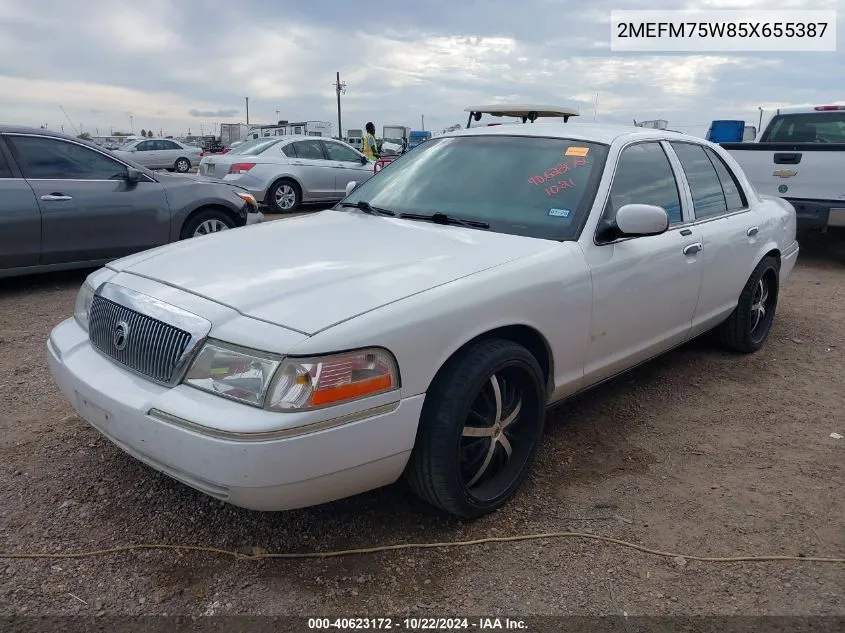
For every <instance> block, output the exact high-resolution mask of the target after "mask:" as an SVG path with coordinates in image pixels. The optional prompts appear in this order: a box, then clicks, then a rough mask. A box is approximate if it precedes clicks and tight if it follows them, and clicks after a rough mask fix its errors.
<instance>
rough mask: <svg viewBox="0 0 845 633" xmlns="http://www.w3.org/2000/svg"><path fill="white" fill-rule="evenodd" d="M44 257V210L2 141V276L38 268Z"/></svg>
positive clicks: (0, 168)
mask: <svg viewBox="0 0 845 633" xmlns="http://www.w3.org/2000/svg"><path fill="white" fill-rule="evenodd" d="M40 257H41V211H40V209H39V208H38V201H37V200H36V198H35V194H34V193H33V191H32V187H30V186H29V185H28V184H27V182H26V180H24V179H23V178H21V175H20V173H19V172H18V171H17V166H16V165H14V164H13V163H12V162H11V156H10V155H8V154H7V153H6V152H5V148H4V146H3V141H2V140H0V276H2V274H3V270H4V269H9V268H20V267H24V266H36V265H38V260H39V259H40Z"/></svg>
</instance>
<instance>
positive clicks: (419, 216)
mask: <svg viewBox="0 0 845 633" xmlns="http://www.w3.org/2000/svg"><path fill="white" fill-rule="evenodd" d="M399 217H400V218H402V219H406V220H428V221H429V222H434V223H435V224H454V225H458V226H469V227H472V228H474V229H489V228H490V224H489V223H488V222H481V221H479V220H462V219H461V218H456V217H454V216H452V215H448V214H446V213H439V212H438V213H432V214H431V215H426V214H424V213H401V214H399Z"/></svg>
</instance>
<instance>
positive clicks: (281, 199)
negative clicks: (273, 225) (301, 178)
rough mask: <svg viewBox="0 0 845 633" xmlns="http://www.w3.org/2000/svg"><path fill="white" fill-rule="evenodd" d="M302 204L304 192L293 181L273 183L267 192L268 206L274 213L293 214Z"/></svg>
mask: <svg viewBox="0 0 845 633" xmlns="http://www.w3.org/2000/svg"><path fill="white" fill-rule="evenodd" d="M300 204H302V191H301V190H300V189H299V186H298V185H297V184H296V183H295V182H294V181H292V180H288V179H284V180H279V181H278V182H275V183H273V186H272V187H270V190H269V191H268V192H267V206H269V207H270V209H271V210H272V211H273V213H291V212H293V211H296V209H298V208H299V205H300Z"/></svg>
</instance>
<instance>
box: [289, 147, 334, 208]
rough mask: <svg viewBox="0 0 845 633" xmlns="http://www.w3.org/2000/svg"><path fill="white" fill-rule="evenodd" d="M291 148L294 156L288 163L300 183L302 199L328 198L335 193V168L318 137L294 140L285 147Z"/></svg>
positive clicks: (332, 196)
mask: <svg viewBox="0 0 845 633" xmlns="http://www.w3.org/2000/svg"><path fill="white" fill-rule="evenodd" d="M289 148H293V151H294V152H295V153H296V158H292V159H291V161H290V164H291V165H292V171H293V173H294V174H295V175H296V177H297V178H298V179H299V182H300V183H301V184H302V189H303V191H302V194H303V199H304V200H330V199H333V198H336V197H337V194H336V193H335V169H334V168H333V167H332V163H331V161H329V158H328V156H327V155H326V153H325V150H324V149H323V144H322V143H321V142H320V140H319V139H307V140H302V141H294V142H293V143H290V144H289V145H287V146H286V147H285V151H286V152H287V151H289Z"/></svg>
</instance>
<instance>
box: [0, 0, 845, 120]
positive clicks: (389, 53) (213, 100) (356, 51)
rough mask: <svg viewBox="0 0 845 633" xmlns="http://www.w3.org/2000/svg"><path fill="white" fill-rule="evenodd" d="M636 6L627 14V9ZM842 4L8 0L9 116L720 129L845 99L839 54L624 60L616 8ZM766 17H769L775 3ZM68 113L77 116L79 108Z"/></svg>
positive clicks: (839, 0)
mask: <svg viewBox="0 0 845 633" xmlns="http://www.w3.org/2000/svg"><path fill="white" fill-rule="evenodd" d="M620 5H621V6H620ZM661 6H665V7H666V8H681V7H684V6H687V7H698V8H713V9H717V8H719V9H721V8H746V9H749V8H750V9H757V8H758V7H759V16H760V19H765V16H766V14H767V9H772V8H776V7H777V8H790V9H794V8H805V9H806V8H814V9H840V10H841V11H840V16H839V17H840V19H839V24H838V31H839V32H840V33H842V32H845V29H843V18H845V0H811V1H809V0H687V2H686V3H685V2H684V0H647V1H643V0H626V1H625V2H620V1H619V0H582V1H580V2H576V1H574V0H524V1H523V2H522V3H517V2H512V1H511V2H504V1H500V0H393V1H389V2H388V1H383V2H372V1H368V0H355V1H353V2H349V1H348V0H310V1H306V0H238V1H236V2H233V1H232V0H200V1H195V2H187V1H181V0H179V1H177V0H144V1H140V0H135V1H124V0H74V1H69V0H0V113H2V116H0V121H2V122H4V123H18V124H26V125H33V126H38V125H42V124H44V123H47V124H48V126H49V127H50V128H52V129H59V128H60V126H62V125H63V126H64V129H65V131H70V130H72V129H73V128H72V126H71V124H70V123H69V122H68V118H69V119H70V121H72V122H73V125H74V126H76V127H80V126H81V128H82V129H83V130H85V131H88V132H90V133H91V134H94V133H95V131H96V129H97V128H99V132H100V133H101V134H104V133H107V132H108V130H109V129H110V128H112V129H114V130H115V131H117V130H126V131H128V129H129V127H130V114H131V115H132V121H133V124H134V128H135V130H136V131H138V130H140V129H141V128H147V129H150V128H152V129H153V130H155V131H156V132H158V131H159V130H163V131H164V132H165V133H166V134H174V135H179V134H182V133H185V132H187V131H188V129H190V130H191V132H193V133H199V132H200V126H202V127H203V131H204V132H206V133H208V132H209V131H211V130H212V129H213V128H214V125H215V123H220V122H243V121H245V107H244V97H245V96H248V97H250V122H251V123H257V122H267V123H269V122H273V121H275V120H276V111H277V110H278V111H279V113H280V115H279V116H280V118H283V119H288V120H295V119H299V120H303V119H319V120H326V121H331V122H332V124H333V126H334V129H336V127H337V112H336V104H335V92H334V87H333V82H334V80H335V72H336V71H340V73H341V79H342V80H344V81H346V82H347V84H348V86H347V93H346V94H345V95H344V96H343V128H344V129H348V128H360V127H363V123H364V122H366V121H367V120H373V121H375V122H376V125H377V127H380V126H381V125H384V124H390V123H395V124H405V125H410V126H411V127H413V128H416V127H418V126H419V125H420V117H421V115H425V125H426V128H427V129H435V130H439V129H442V128H444V127H446V126H448V125H451V124H453V123H461V122H463V121H464V120H465V119H464V115H463V109H464V108H465V107H466V106H468V105H471V104H478V103H485V102H492V101H500V100H504V101H512V102H513V101H516V102H535V103H552V104H558V105H564V106H573V107H577V108H579V109H580V110H581V112H582V114H583V115H586V116H585V117H584V118H585V119H586V118H589V119H592V117H593V109H594V101H595V98H596V93H598V108H597V112H596V120H597V121H604V122H622V123H629V122H630V121H631V119H632V118H636V119H637V120H642V119H655V118H662V119H667V120H668V121H669V126H670V128H673V129H679V130H682V131H686V132H690V133H693V134H697V135H703V134H704V133H705V132H706V130H707V126H708V124H709V122H710V121H711V120H712V119H718V118H743V119H745V120H747V121H749V123H750V122H752V121H753V124H756V122H757V117H758V110H757V108H758V106H763V107H765V108H772V107H776V106H778V105H787V104H801V103H813V104H818V103H836V102H840V101H841V102H842V103H845V93H843V92H842V83H841V78H842V68H843V66H845V63H843V62H845V51H843V45H842V36H841V35H840V36H839V45H838V49H839V51H838V52H836V53H789V54H772V53H769V54H756V55H755V54H746V55H739V54H735V53H712V54H710V53H698V54H661V55H655V54H644V53H614V52H611V50H610V24H609V18H610V10H611V9H612V8H613V9H619V8H625V9H637V8H641V9H659V8H661ZM764 7H765V8H764ZM61 106H63V107H64V109H65V111H66V112H67V115H68V118H66V117H65V115H64V114H63V112H62V109H61Z"/></svg>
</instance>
